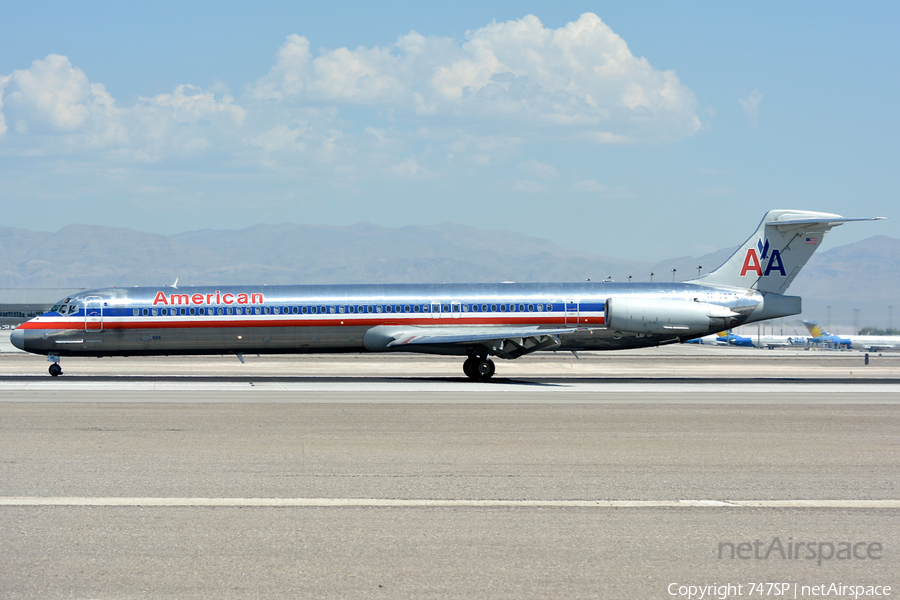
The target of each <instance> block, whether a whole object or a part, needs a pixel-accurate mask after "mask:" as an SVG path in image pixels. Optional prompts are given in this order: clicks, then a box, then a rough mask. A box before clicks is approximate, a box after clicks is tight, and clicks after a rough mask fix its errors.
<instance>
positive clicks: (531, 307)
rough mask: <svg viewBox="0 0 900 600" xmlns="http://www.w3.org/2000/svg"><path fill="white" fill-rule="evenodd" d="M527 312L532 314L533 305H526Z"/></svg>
mask: <svg viewBox="0 0 900 600" xmlns="http://www.w3.org/2000/svg"><path fill="white" fill-rule="evenodd" d="M528 312H534V304H529V305H528Z"/></svg>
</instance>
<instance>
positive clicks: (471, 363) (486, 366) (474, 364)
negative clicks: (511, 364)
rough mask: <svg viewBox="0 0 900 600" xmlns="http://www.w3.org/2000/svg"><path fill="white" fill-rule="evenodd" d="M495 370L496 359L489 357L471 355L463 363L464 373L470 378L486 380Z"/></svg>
mask: <svg viewBox="0 0 900 600" xmlns="http://www.w3.org/2000/svg"><path fill="white" fill-rule="evenodd" d="M495 370H496V367H495V366H494V361H492V360H491V359H490V358H487V357H485V358H482V357H480V356H470V357H469V358H467V359H466V362H464V363H463V373H465V374H466V377H468V378H469V379H475V380H481V381H486V380H488V379H490V378H491V377H493V376H494V371H495Z"/></svg>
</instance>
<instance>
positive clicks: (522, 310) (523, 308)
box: [519, 304, 525, 312]
mask: <svg viewBox="0 0 900 600" xmlns="http://www.w3.org/2000/svg"><path fill="white" fill-rule="evenodd" d="M519 312H525V305H524V304H520V305H519Z"/></svg>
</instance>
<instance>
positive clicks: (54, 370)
mask: <svg viewBox="0 0 900 600" xmlns="http://www.w3.org/2000/svg"><path fill="white" fill-rule="evenodd" d="M50 375H52V376H53V377H59V376H60V375H62V367H61V366H59V363H53V364H52V365H50Z"/></svg>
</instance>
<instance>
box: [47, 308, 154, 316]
mask: <svg viewBox="0 0 900 600" xmlns="http://www.w3.org/2000/svg"><path fill="white" fill-rule="evenodd" d="M132 312H134V316H136V317H137V316H139V315H140V314H141V311H140V309H138V308H136V309H134V311H132ZM63 314H66V313H63Z"/></svg>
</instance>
